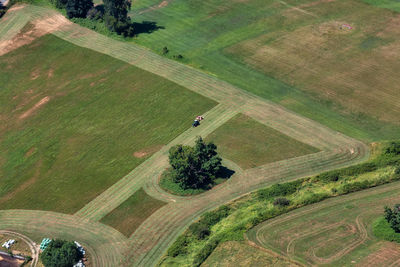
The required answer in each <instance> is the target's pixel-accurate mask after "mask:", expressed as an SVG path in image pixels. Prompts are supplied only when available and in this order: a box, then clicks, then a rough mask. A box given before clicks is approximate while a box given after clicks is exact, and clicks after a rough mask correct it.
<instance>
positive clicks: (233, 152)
mask: <svg viewBox="0 0 400 267" xmlns="http://www.w3.org/2000/svg"><path fill="white" fill-rule="evenodd" d="M207 141H213V142H214V143H215V144H216V145H217V147H218V152H220V153H221V156H223V157H225V158H227V159H230V160H232V161H234V162H235V163H236V164H238V165H239V166H240V167H241V168H243V169H249V168H254V167H257V166H261V165H264V164H267V163H270V162H274V161H279V160H283V159H288V158H294V157H298V156H302V155H306V154H311V153H316V152H318V151H319V150H318V149H317V148H314V147H312V146H309V145H307V144H304V143H302V142H300V141H297V140H295V139H293V138H291V137H289V136H287V135H285V134H283V133H281V132H278V131H276V130H274V129H272V128H270V127H268V126H266V125H264V124H261V123H259V122H257V121H256V120H254V119H252V118H250V117H248V116H246V115H243V114H238V115H236V116H235V117H234V118H232V119H230V120H229V121H228V122H226V123H225V124H223V125H222V126H221V127H219V128H218V129H217V130H215V131H214V132H213V133H211V134H210V135H209V136H208V137H207Z"/></svg>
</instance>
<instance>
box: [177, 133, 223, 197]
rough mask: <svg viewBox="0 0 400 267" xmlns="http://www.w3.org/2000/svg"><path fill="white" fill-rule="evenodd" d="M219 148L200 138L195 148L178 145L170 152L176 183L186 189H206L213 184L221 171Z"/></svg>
mask: <svg viewBox="0 0 400 267" xmlns="http://www.w3.org/2000/svg"><path fill="white" fill-rule="evenodd" d="M216 150H217V146H216V145H214V144H213V143H212V142H210V143H208V144H206V143H205V142H204V141H203V139H202V138H201V137H198V138H197V140H196V143H195V146H194V147H190V146H183V145H176V146H173V147H171V149H170V150H169V162H170V165H171V167H172V169H173V172H172V175H173V179H174V181H175V182H176V183H178V184H180V186H181V187H182V188H184V189H187V188H193V189H198V188H204V187H205V186H207V185H209V184H211V183H212V181H213V180H214V179H215V176H216V175H217V173H218V172H219V171H220V169H221V167H222V166H221V161H222V160H221V158H220V157H219V156H218V154H217V151H216Z"/></svg>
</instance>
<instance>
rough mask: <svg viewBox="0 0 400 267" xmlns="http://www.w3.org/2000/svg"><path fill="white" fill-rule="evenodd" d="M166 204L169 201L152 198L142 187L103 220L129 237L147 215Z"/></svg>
mask: <svg viewBox="0 0 400 267" xmlns="http://www.w3.org/2000/svg"><path fill="white" fill-rule="evenodd" d="M165 204H167V203H165V202H163V201H160V200H157V199H154V198H152V197H151V196H149V195H148V194H146V192H145V191H144V190H143V189H142V188H141V189H139V190H138V191H136V192H135V193H134V194H133V195H132V196H130V197H129V198H128V199H127V200H126V201H125V202H124V203H122V204H121V205H120V206H118V207H117V208H115V209H114V210H113V211H111V212H110V213H109V214H107V215H106V216H105V217H103V218H102V219H101V222H102V223H104V224H107V225H110V226H112V227H114V228H115V229H117V230H118V231H120V232H121V233H123V234H124V235H125V236H127V237H129V236H130V235H131V234H132V233H133V232H134V231H135V229H136V228H137V227H138V226H139V225H140V224H141V223H142V222H144V221H145V220H146V218H147V217H149V216H150V215H151V214H152V213H153V212H155V211H156V210H158V209H159V208H161V207H162V206H164V205H165Z"/></svg>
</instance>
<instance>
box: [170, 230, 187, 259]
mask: <svg viewBox="0 0 400 267" xmlns="http://www.w3.org/2000/svg"><path fill="white" fill-rule="evenodd" d="M187 243H188V242H187V239H186V236H185V235H181V236H179V237H178V238H177V239H176V241H175V242H174V243H173V244H172V246H170V247H169V249H168V252H167V254H168V256H171V257H176V256H178V255H182V254H186V252H187V249H186V246H187Z"/></svg>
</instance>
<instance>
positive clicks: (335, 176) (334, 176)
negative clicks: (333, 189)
mask: <svg viewBox="0 0 400 267" xmlns="http://www.w3.org/2000/svg"><path fill="white" fill-rule="evenodd" d="M316 179H317V180H318V181H321V182H336V181H338V180H339V179H340V173H339V171H330V172H324V173H321V174H320V175H317V176H316Z"/></svg>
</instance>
